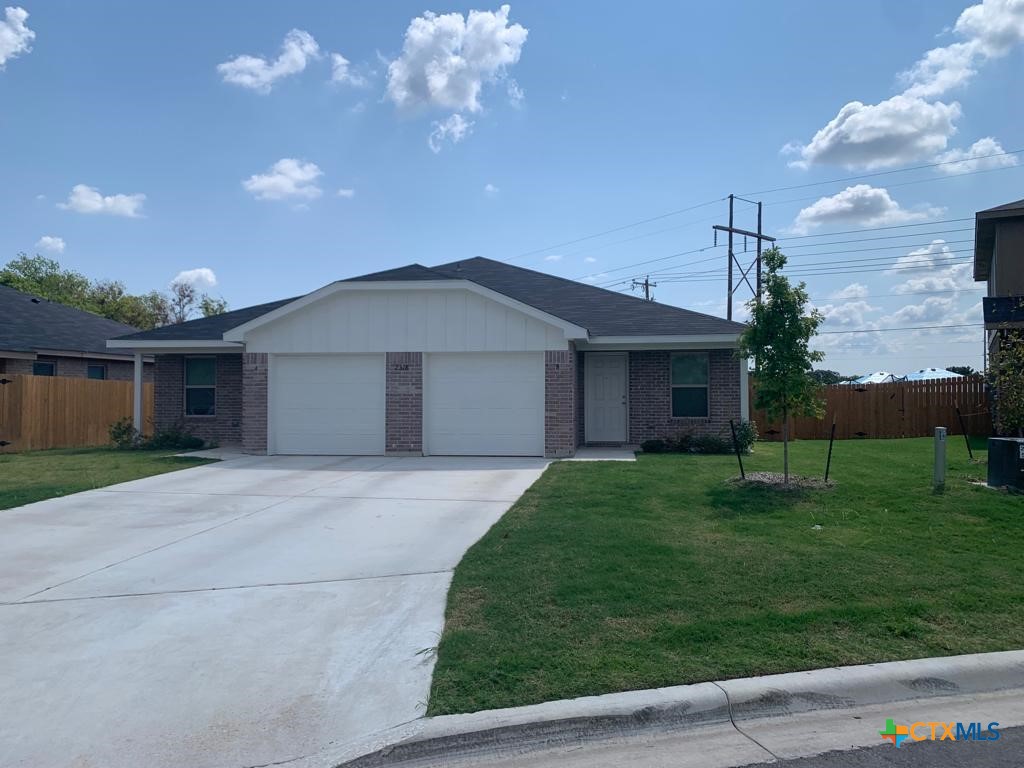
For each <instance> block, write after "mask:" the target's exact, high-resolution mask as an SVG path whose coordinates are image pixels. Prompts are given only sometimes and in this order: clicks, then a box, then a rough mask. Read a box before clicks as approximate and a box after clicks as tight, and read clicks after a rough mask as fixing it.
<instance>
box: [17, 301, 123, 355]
mask: <svg viewBox="0 0 1024 768" xmlns="http://www.w3.org/2000/svg"><path fill="white" fill-rule="evenodd" d="M136 330H137V329H136V328H133V327H132V326H130V325H125V324H124V323H119V322H117V321H115V320H108V319H107V318H105V317H100V316H99V315H94V314H93V313H92V312H86V311H84V310H81V309H75V308H73V307H68V306H66V305H64V304H58V303H57V302H55V301H49V300H48V299H41V298H39V297H38V296H33V295H32V294H29V293H22V292H21V291H18V290H15V289H14V288H10V287H8V286H6V285H0V350H4V351H7V352H36V351H38V350H46V351H50V352H94V353H98V354H104V355H106V354H110V350H109V349H107V339H109V338H111V337H113V336H122V335H124V334H126V333H131V332H133V331H136Z"/></svg>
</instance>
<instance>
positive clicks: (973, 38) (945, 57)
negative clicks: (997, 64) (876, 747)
mask: <svg viewBox="0 0 1024 768" xmlns="http://www.w3.org/2000/svg"><path fill="white" fill-rule="evenodd" d="M953 32H954V33H955V34H958V35H960V36H961V37H963V38H964V41H963V42H957V43H953V44H951V45H947V46H944V47H941V48H933V49H932V50H930V51H928V52H927V53H926V54H925V55H924V56H922V57H921V59H920V60H918V61H917V63H915V64H914V66H912V67H911V68H910V69H908V70H907V71H906V72H904V73H903V74H902V75H901V76H900V77H901V79H902V80H903V81H904V82H905V83H907V93H908V94H911V95H917V96H923V97H925V98H934V97H936V96H941V95H942V94H943V93H946V92H947V91H949V90H951V89H953V88H957V87H959V86H962V85H966V84H967V83H968V82H969V81H970V80H971V78H973V77H974V75H976V74H977V72H978V68H979V67H980V66H981V65H982V64H984V63H985V61H987V60H990V59H998V58H1002V57H1003V56H1006V54H1008V53H1009V52H1010V51H1011V50H1012V49H1013V47H1014V46H1015V45H1018V44H1019V43H1021V42H1024V3H1021V2H1020V0H985V1H984V2H982V3H978V4H977V5H972V6H970V7H969V8H967V9H965V10H964V12H963V13H961V14H960V18H958V19H957V21H956V25H955V26H954V27H953Z"/></svg>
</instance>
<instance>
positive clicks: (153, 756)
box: [0, 457, 547, 768]
mask: <svg viewBox="0 0 1024 768" xmlns="http://www.w3.org/2000/svg"><path fill="white" fill-rule="evenodd" d="M546 465H547V463H546V462H545V461H543V460H540V459H488V458H470V459H452V458H440V457H433V458H408V459H405V458H403V459H388V458H382V457H357V458H339V457H274V458H255V457H248V458H240V459H234V460H231V461H225V462H223V463H220V464H211V465H208V466H204V467H199V468H195V469H189V470H184V471H180V472H174V473H171V474H167V475H160V476H157V477H152V478H147V479H144V480H137V481H133V482H130V483H124V484H121V485H117V486H111V487H109V488H105V489H102V490H97V491H89V492H86V493H80V494H76V495H73V496H67V497H64V498H61V499H51V500H48V501H44V502H40V503H38V504H32V505H29V506H25V507H21V508H18V509H14V510H8V511H6V512H3V513H0V531H2V535H0V680H2V681H3V685H2V686H0V765H3V766H5V767H6V768H13V767H14V766H33V767H35V766H42V765H69V766H104V768H116V767H117V766H132V767H133V768H134V767H136V766H140V765H146V766H154V767H155V766H189V767H190V768H206V767H210V768H213V767H214V766H215V767H216V768H222V767H224V766H239V767H241V766H255V765H263V764H267V763H276V762H280V761H287V760H291V759H293V758H297V757H301V756H303V755H309V754H313V753H317V752H320V751H321V750H323V749H325V748H328V747H329V746H330V745H331V744H332V743H333V744H337V743H344V742H347V741H350V740H353V739H358V738H360V737H363V736H365V735H367V734H369V733H373V732H378V731H380V730H382V729H386V728H390V727H393V726H397V725H400V724H402V723H405V722H408V721H410V720H413V719H415V718H418V717H420V716H422V714H423V706H424V703H425V702H426V699H427V695H428V691H429V685H430V675H431V672H432V669H433V665H434V653H433V651H432V649H433V648H434V646H436V644H437V641H438V638H439V635H440V632H441V628H442V623H443V616H444V608H445V600H446V595H447V590H448V585H449V582H450V579H451V571H452V569H453V568H454V567H455V565H456V563H458V561H459V559H460V558H461V557H462V555H463V553H464V552H465V550H466V549H467V548H468V547H469V546H470V545H471V544H472V543H473V542H475V541H476V540H477V539H479V537H480V536H481V535H483V533H484V532H485V531H486V530H487V529H488V528H489V527H490V526H491V525H492V524H493V523H494V522H495V521H496V520H497V519H498V518H499V517H500V516H501V515H502V514H503V513H504V512H505V510H506V509H508V507H509V506H510V505H511V504H512V502H514V501H515V500H516V499H517V498H518V497H519V495H520V494H521V493H522V492H523V491H524V490H525V489H526V488H527V487H528V486H529V485H530V484H531V483H533V481H534V480H536V479H537V477H539V476H540V474H541V473H542V472H543V470H544V467H545V466H546Z"/></svg>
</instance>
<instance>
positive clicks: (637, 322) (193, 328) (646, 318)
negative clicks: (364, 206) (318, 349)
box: [122, 257, 743, 341]
mask: <svg viewBox="0 0 1024 768" xmlns="http://www.w3.org/2000/svg"><path fill="white" fill-rule="evenodd" d="M392 280H394V281H403V280H469V281H471V282H474V283H476V284H477V285H481V286H483V287H485V288H490V289H491V290H492V291H497V292H498V293H501V294H504V295H505V296H508V297H509V298H512V299H515V300H516V301H521V302H522V303H523V304H527V305H529V306H531V307H534V308H535V309H539V310H541V311H542V312H547V313H548V314H550V315H554V316H555V317H560V318H562V319H563V320H566V321H568V322H570V323H573V324H575V325H579V326H581V327H583V328H586V329H587V330H588V331H589V332H590V335H591V336H693V335H706V334H738V333H739V332H740V331H742V330H743V324H742V323H735V322H732V321H730V320H723V319H722V318H720V317H714V316H712V315H705V314H702V313H700V312H692V311H690V310H688V309H681V308H679V307H673V306H671V305H668V304H659V303H657V302H654V301H645V300H644V299H639V298H637V297H635V296H626V295H625V294H622V293H617V292H615V291H608V290H605V289H603V288H597V287H595V286H593V285H587V284H585V283H578V282H575V281H574V280H567V279H566V278H563V277H555V276H554V275H548V274H545V273H544V272H536V271H534V270H532V269H524V268H522V267H515V266H512V265H510V264H505V263H504V262H501V261H494V260H492V259H485V258H482V257H477V258H473V259H465V260H463V261H453V262H451V263H449V264H441V265H440V266H437V267H424V266H423V265H421V264H410V265H408V266H405V267H398V268H396V269H388V270H384V271H382V272H373V273H371V274H368V275H360V276H358V277H352V278H348V279H347V280H344V281H341V282H371V281H377V282H381V281H392ZM296 298H300V297H294V298H291V299H284V300H283V301H274V302H270V303H269V304H260V305H258V306H255V307H247V308H245V309H239V310H235V311H234V312H227V313H225V314H223V315H217V316H215V317H207V318H202V319H199V320H190V321H189V322H187V323H182V324H181V325H169V326H165V327H163V328H157V329H155V330H152V331H144V332H142V333H136V334H132V335H130V336H124V337H122V338H123V339H128V340H136V341H173V340H177V341H188V340H195V341H199V340H214V339H220V338H222V336H223V334H224V333H225V332H226V331H229V330H231V329H232V328H236V327H237V326H239V325H242V324H243V323H247V322H249V321H250V320H254V319H255V318H257V317H260V316H261V315H265V314H267V313H268V312H271V311H273V310H275V309H277V308H278V307H281V306H284V305H285V304H288V303H289V302H292V301H295V299H296Z"/></svg>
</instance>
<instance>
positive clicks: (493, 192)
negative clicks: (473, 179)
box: [484, 183, 501, 197]
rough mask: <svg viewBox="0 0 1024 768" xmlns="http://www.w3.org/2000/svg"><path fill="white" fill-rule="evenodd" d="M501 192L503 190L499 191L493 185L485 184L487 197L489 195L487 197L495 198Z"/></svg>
mask: <svg viewBox="0 0 1024 768" xmlns="http://www.w3.org/2000/svg"><path fill="white" fill-rule="evenodd" d="M500 191H501V190H499V189H498V188H497V187H496V186H494V185H493V184H490V183H488V184H484V194H485V195H487V196H489V197H494V196H495V195H496V194H498V192H500Z"/></svg>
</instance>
